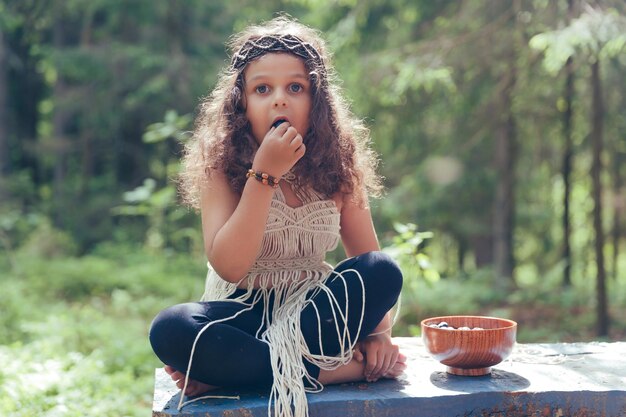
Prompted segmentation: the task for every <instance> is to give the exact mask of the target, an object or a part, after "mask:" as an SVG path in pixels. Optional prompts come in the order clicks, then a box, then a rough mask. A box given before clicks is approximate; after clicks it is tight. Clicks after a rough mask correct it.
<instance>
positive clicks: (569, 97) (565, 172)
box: [561, 0, 574, 287]
mask: <svg viewBox="0 0 626 417" xmlns="http://www.w3.org/2000/svg"><path fill="white" fill-rule="evenodd" d="M573 8H574V5H573V0H568V2H567V12H568V13H567V14H568V20H569V19H571V17H572V13H573ZM564 96H565V112H564V113H563V137H564V139H565V149H563V164H562V166H561V175H562V176H563V186H564V190H563V219H562V224H563V253H562V257H563V262H565V268H564V269H563V286H564V287H569V286H570V285H571V284H572V249H571V243H570V237H571V224H570V205H569V203H570V196H571V193H572V192H571V190H572V187H571V183H570V180H571V174H572V159H573V155H574V149H573V147H574V146H573V141H572V102H573V100H574V62H573V58H572V57H571V56H570V57H569V58H568V59H567V62H566V63H565V92H564Z"/></svg>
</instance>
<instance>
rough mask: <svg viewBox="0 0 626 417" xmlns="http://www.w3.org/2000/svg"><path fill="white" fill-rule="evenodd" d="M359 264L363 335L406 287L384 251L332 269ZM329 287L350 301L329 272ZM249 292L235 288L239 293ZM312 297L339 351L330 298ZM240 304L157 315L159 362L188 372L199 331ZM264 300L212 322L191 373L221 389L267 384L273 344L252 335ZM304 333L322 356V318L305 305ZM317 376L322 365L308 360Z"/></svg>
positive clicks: (329, 350)
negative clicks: (363, 294)
mask: <svg viewBox="0 0 626 417" xmlns="http://www.w3.org/2000/svg"><path fill="white" fill-rule="evenodd" d="M347 269H355V270H357V271H358V272H359V274H360V275H361V278H362V279H363V284H364V288H365V309H364V316H363V323H362V325H361V332H360V335H359V340H362V339H364V338H365V337H367V335H369V334H370V333H372V331H373V330H374V328H375V327H376V326H377V325H378V324H379V323H380V321H381V320H382V319H383V318H384V316H385V314H386V313H387V312H388V311H389V310H390V309H391V307H393V305H394V304H395V303H396V301H397V299H398V296H399V294H400V290H401V288H402V273H401V272H400V269H399V268H398V266H397V265H396V263H395V262H394V261H393V260H392V259H391V258H390V257H389V256H388V255H386V254H384V253H382V252H368V253H365V254H363V255H359V256H356V257H354V258H349V259H347V260H345V261H344V262H342V263H340V264H339V265H338V266H337V268H335V271H337V272H342V271H345V270H347ZM343 277H344V279H345V280H346V283H347V292H348V297H349V299H350V302H349V304H348V317H349V318H353V320H350V319H349V321H348V324H347V326H348V331H349V333H350V336H351V339H352V340H354V336H355V335H356V333H357V331H358V327H359V323H358V321H359V320H358V319H359V318H360V315H361V309H362V287H361V283H360V281H359V279H358V277H357V276H356V274H354V273H351V272H349V271H348V272H346V273H344V274H343ZM326 285H327V286H328V287H329V289H330V290H331V292H332V293H333V295H334V296H335V297H336V299H337V301H338V302H339V305H341V306H345V303H346V300H345V291H346V285H345V284H344V281H343V280H342V279H339V278H336V275H334V274H331V275H330V277H329V278H328V280H327V282H326ZM243 293H244V290H237V292H236V293H235V294H234V296H239V295H241V294H243ZM313 300H314V301H315V305H316V307H317V309H318V311H319V316H320V323H321V333H322V334H321V340H322V347H323V349H324V353H325V354H326V355H336V354H338V353H339V350H340V347H339V343H338V340H337V329H336V325H335V321H334V318H333V315H332V309H331V307H330V305H329V301H328V296H327V295H326V294H324V293H323V292H322V293H319V294H317V295H316V296H315V297H314V298H313ZM245 308H246V306H243V305H242V304H240V303H236V302H232V301H228V300H224V301H209V302H194V303H186V304H178V305H175V306H172V307H169V308H167V309H165V310H163V311H162V312H160V313H159V314H158V315H157V316H156V318H155V319H154V321H153V322H152V327H151V328H150V343H151V344H152V348H153V350H154V352H155V353H156V355H157V356H158V357H159V359H160V360H161V361H162V362H163V363H165V364H167V365H170V366H172V367H173V368H175V369H177V370H179V371H181V372H183V373H184V372H186V371H187V365H188V362H189V355H190V353H191V347H192V344H193V342H194V340H195V338H196V336H197V334H198V333H199V332H200V330H202V328H203V327H204V326H205V325H206V324H207V323H209V322H211V321H214V320H218V319H222V318H225V317H229V316H232V315H234V314H235V313H237V312H238V311H241V310H242V309H245ZM262 317H263V303H257V304H255V306H254V308H253V309H251V310H250V311H246V312H243V313H241V314H240V315H238V316H237V317H235V318H233V319H230V320H227V321H224V322H221V323H216V324H214V325H211V326H210V327H209V328H208V329H207V330H206V331H205V332H204V333H202V336H200V338H199V340H198V343H197V345H196V350H195V353H194V358H193V364H192V367H191V372H190V377H191V378H193V379H196V380H198V381H201V382H204V383H206V384H210V385H215V386H220V387H242V386H269V385H271V383H272V368H271V365H270V353H269V346H268V345H267V344H266V343H265V342H263V341H261V340H259V339H257V338H256V337H255V335H256V333H257V330H258V329H259V327H260V326H261V323H262ZM300 318H301V324H302V333H303V336H304V339H305V341H306V343H307V345H308V347H309V349H310V351H311V353H313V354H319V353H320V352H319V340H320V334H319V333H318V318H317V313H316V312H315V310H314V308H313V306H312V305H311V304H308V305H307V307H305V308H304V309H303V310H302V313H301V317H300ZM304 364H305V366H306V367H307V370H308V371H309V374H310V375H311V376H313V377H315V378H317V376H318V375H319V368H318V367H316V366H315V365H313V364H311V363H308V362H307V361H304Z"/></svg>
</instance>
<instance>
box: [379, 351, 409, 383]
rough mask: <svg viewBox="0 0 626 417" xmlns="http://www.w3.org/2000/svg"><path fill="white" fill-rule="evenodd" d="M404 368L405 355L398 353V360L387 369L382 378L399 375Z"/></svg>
mask: <svg viewBox="0 0 626 417" xmlns="http://www.w3.org/2000/svg"><path fill="white" fill-rule="evenodd" d="M405 369H406V356H405V355H403V354H402V353H400V354H399V355H398V360H397V361H396V363H395V364H394V365H393V366H392V367H391V369H389V370H388V371H387V372H386V373H385V374H383V378H387V379H396V378H398V377H399V376H400V375H402V373H403V372H404V370H405Z"/></svg>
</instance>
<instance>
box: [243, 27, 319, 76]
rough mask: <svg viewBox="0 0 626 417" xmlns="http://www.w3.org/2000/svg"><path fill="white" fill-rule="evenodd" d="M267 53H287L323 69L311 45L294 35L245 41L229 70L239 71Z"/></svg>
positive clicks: (317, 54) (269, 36)
mask: <svg viewBox="0 0 626 417" xmlns="http://www.w3.org/2000/svg"><path fill="white" fill-rule="evenodd" d="M269 52H288V53H290V54H294V55H297V56H299V57H300V58H304V60H305V61H309V60H312V61H314V62H315V64H316V66H318V67H319V68H321V69H324V65H323V62H322V57H321V56H320V54H319V52H317V49H315V47H314V46H313V45H311V44H310V43H308V42H304V41H302V40H301V39H300V38H298V37H297V36H294V35H278V36H274V35H266V36H261V37H260V38H257V39H249V40H247V41H246V42H245V43H244V44H243V45H242V46H241V48H240V49H239V51H238V52H236V53H235V54H234V55H233V57H232V59H231V68H232V69H234V70H237V71H238V70H241V69H242V68H244V67H245V66H246V65H247V64H248V63H249V62H250V61H252V60H254V59H256V58H258V57H260V56H261V55H265V54H267V53H269Z"/></svg>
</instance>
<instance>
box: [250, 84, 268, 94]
mask: <svg viewBox="0 0 626 417" xmlns="http://www.w3.org/2000/svg"><path fill="white" fill-rule="evenodd" d="M254 91H255V92H256V93H259V94H265V93H267V92H268V91H269V88H268V87H267V86H266V85H265V84H261V85H258V86H256V87H255V88H254Z"/></svg>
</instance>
